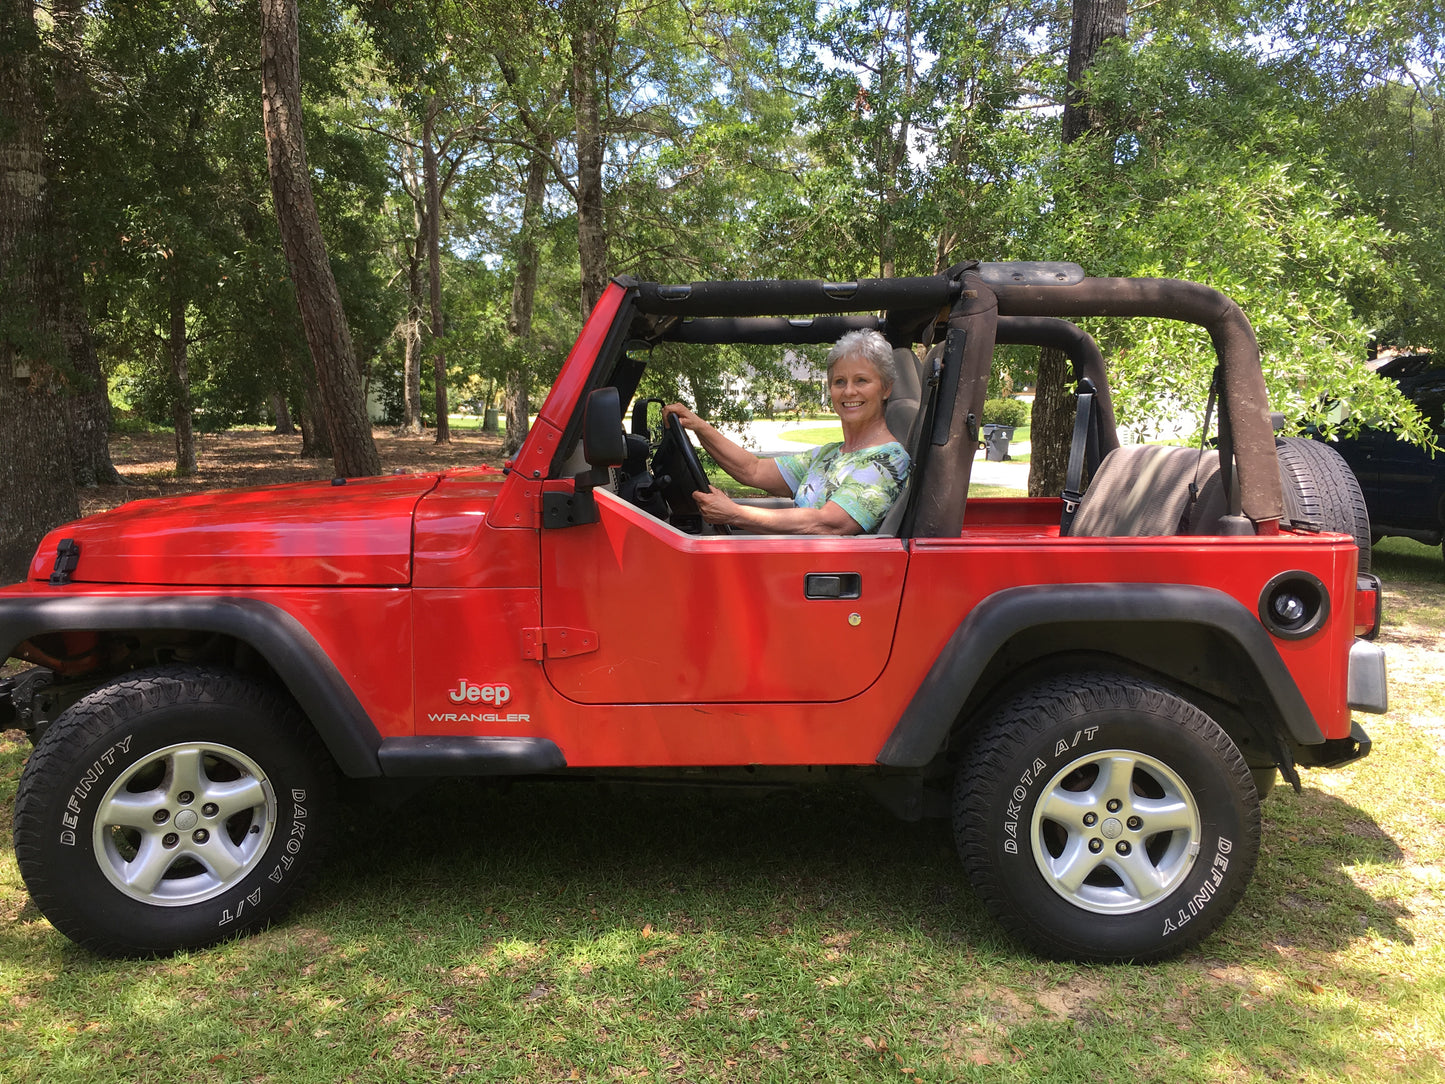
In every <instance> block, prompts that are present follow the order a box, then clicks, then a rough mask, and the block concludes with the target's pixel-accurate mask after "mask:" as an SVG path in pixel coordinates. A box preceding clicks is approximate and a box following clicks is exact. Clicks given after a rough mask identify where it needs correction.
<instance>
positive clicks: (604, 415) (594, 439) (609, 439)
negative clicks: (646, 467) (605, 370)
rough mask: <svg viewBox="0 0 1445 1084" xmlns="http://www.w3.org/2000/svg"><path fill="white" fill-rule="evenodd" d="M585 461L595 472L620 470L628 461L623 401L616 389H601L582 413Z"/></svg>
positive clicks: (591, 398)
mask: <svg viewBox="0 0 1445 1084" xmlns="http://www.w3.org/2000/svg"><path fill="white" fill-rule="evenodd" d="M582 458H583V459H585V460H587V463H588V464H589V465H590V466H591V467H592V468H593V469H599V468H600V469H604V470H605V469H607V468H608V467H620V466H622V464H623V462H624V461H625V460H626V459H627V434H626V432H624V431H623V428H622V399H621V397H620V396H619V395H618V394H617V389H616V388H610V387H609V388H598V389H596V390H595V391H593V392H592V393H591V394H590V395H588V396H587V406H586V407H585V408H584V409H583V411H582Z"/></svg>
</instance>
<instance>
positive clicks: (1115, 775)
mask: <svg viewBox="0 0 1445 1084" xmlns="http://www.w3.org/2000/svg"><path fill="white" fill-rule="evenodd" d="M1097 763H1098V765H1099V777H1098V778H1097V779H1095V780H1094V785H1093V786H1092V787H1090V788H1089V794H1090V796H1091V797H1092V798H1093V800H1094V801H1096V802H1098V803H1099V804H1100V805H1102V804H1104V803H1105V802H1108V801H1109V800H1110V799H1115V800H1117V801H1119V802H1121V803H1123V807H1124V808H1126V809H1127V808H1128V807H1129V805H1130V804H1132V802H1133V800H1134V793H1133V787H1134V763H1135V761H1134V758H1133V757H1131V756H1125V755H1123V754H1117V753H1116V754H1115V755H1114V756H1111V757H1106V758H1104V759H1101V760H1099V761H1098V762H1097Z"/></svg>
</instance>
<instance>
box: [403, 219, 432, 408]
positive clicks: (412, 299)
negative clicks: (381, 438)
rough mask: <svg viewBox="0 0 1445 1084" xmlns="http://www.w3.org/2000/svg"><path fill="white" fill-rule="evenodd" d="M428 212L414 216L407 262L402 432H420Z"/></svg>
mask: <svg viewBox="0 0 1445 1084" xmlns="http://www.w3.org/2000/svg"><path fill="white" fill-rule="evenodd" d="M425 217H426V216H425V215H423V214H422V213H421V211H420V210H418V211H417V212H416V214H415V216H414V220H415V222H416V236H415V238H414V239H413V240H412V246H411V255H410V257H409V258H408V260H407V266H406V317H405V323H404V325H403V327H402V334H403V335H404V336H405V346H406V362H405V371H404V372H403V373H402V382H403V386H402V420H401V431H402V432H403V433H418V434H419V433H421V431H422V429H423V428H424V427H423V425H422V422H421V321H422V299H421V291H422V279H423V275H422V249H423V247H424V246H425V244H426V223H425V221H424V219H425Z"/></svg>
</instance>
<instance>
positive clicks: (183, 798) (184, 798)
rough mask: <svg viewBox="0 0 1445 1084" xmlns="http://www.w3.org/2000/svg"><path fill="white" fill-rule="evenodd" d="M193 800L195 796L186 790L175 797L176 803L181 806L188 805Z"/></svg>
mask: <svg viewBox="0 0 1445 1084" xmlns="http://www.w3.org/2000/svg"><path fill="white" fill-rule="evenodd" d="M195 800H196V796H195V795H194V794H192V793H191V792H190V791H188V790H183V791H181V792H180V793H179V794H177V795H176V801H178V802H180V803H181V805H190V804H191V803H192V802H194V801H195Z"/></svg>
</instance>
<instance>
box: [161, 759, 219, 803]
mask: <svg viewBox="0 0 1445 1084" xmlns="http://www.w3.org/2000/svg"><path fill="white" fill-rule="evenodd" d="M202 759H203V754H202V753H201V751H200V750H199V749H177V750H176V751H175V752H174V753H172V754H171V772H170V779H169V781H168V783H167V785H166V791H167V796H168V797H169V798H170V799H171V800H172V801H176V800H177V799H176V796H177V795H178V794H181V793H183V792H186V791H189V792H190V793H191V794H193V795H194V794H200V793H201V792H202V791H204V790H205V789H206V786H207V784H208V782H209V781H208V780H207V779H206V774H205V768H204V767H203V765H202Z"/></svg>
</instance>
